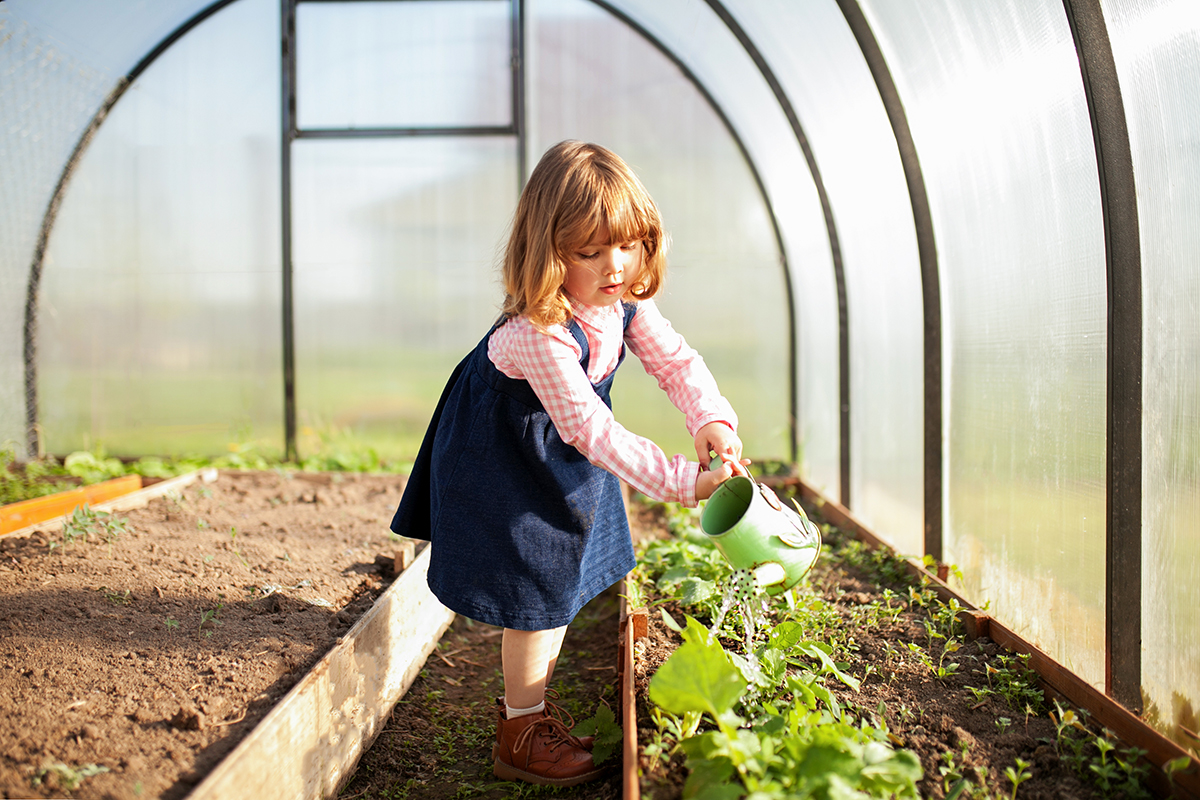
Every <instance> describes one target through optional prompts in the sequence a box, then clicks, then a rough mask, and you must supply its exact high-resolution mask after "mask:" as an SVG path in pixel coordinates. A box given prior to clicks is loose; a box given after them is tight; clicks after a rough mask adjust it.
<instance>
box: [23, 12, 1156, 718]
mask: <svg viewBox="0 0 1200 800" xmlns="http://www.w3.org/2000/svg"><path fill="white" fill-rule="evenodd" d="M342 1H344V0H281V19H282V22H283V26H282V54H281V55H282V59H283V70H282V82H281V94H282V98H281V99H282V103H281V107H282V112H281V120H280V122H281V134H282V142H283V147H282V156H281V158H282V168H283V171H282V177H281V193H282V200H283V207H282V208H283V219H282V230H283V235H282V247H283V303H284V308H283V321H284V322H283V339H284V343H283V344H284V383H285V387H284V393H285V440H286V447H287V452H288V455H289V456H291V457H295V455H296V447H295V437H296V422H295V420H296V414H295V362H294V323H293V317H292V308H291V305H292V285H291V284H292V260H291V224H290V222H291V220H290V217H291V201H290V195H291V159H290V144H291V142H292V141H294V140H295V139H298V138H342V137H363V136H429V135H485V136H486V135H506V136H516V137H517V140H518V145H517V146H518V166H519V175H518V181H517V183H518V188H519V187H520V186H521V185H522V184H523V182H524V176H525V171H526V169H525V119H524V118H525V108H524V83H525V80H524V0H510V2H511V4H512V9H513V13H512V19H513V23H512V24H513V27H512V47H513V59H512V70H513V72H512V76H513V78H512V79H513V117H512V122H511V124H510V125H508V126H498V127H487V128H467V127H464V128H445V129H443V128H437V129H434V128H403V129H355V130H349V129H347V130H330V129H320V130H299V129H297V128H296V126H295V63H296V62H295V8H296V4H297V2H342ZM232 2H234V0H217V1H216V2H213V3H212V4H210V5H209V6H207V7H205V8H204V9H203V10H201V11H200V12H198V13H197V14H195V15H193V16H192V17H191V18H190V19H188V20H187V21H186V22H184V23H183V24H182V25H180V26H179V27H178V28H176V29H175V30H174V31H173V32H172V33H171V34H170V35H168V36H167V37H166V38H164V39H163V40H162V41H161V42H160V43H159V44H158V45H157V46H156V47H155V48H154V49H153V50H151V51H150V52H149V53H147V54H146V56H145V57H144V58H142V59H141V61H139V62H138V63H137V65H136V66H135V67H134V68H133V69H132V70H131V71H130V72H129V73H128V74H127V75H126V76H124V77H123V78H121V79H120V80H119V81H118V82H117V84H116V86H115V87H114V88H113V90H112V91H111V92H110V93H109V95H108V96H107V97H106V98H105V100H104V102H103V103H102V104H101V106H100V108H99V109H98V110H97V111H96V113H95V114H94V115H93V117H92V119H91V120H90V121H89V123H88V125H87V126H86V128H85V129H84V131H83V133H82V134H81V136H80V138H79V141H78V142H77V143H76V145H75V147H74V149H73V150H72V152H71V155H70V157H69V158H68V159H67V162H66V165H65V166H64V168H63V171H62V174H61V175H60V177H59V180H58V182H57V184H56V185H55V188H54V191H53V193H52V195H51V199H50V201H49V202H48V204H47V207H46V211H45V213H44V214H43V218H42V224H41V227H40V229H39V233H38V238H37V243H36V246H35V250H34V257H33V260H32V262H31V264H30V270H29V281H28V285H27V291H26V302H25V323H24V331H23V335H24V351H23V357H24V362H25V363H24V379H25V398H26V406H25V410H26V442H27V449H28V453H29V455H30V456H31V457H32V456H36V455H37V454H39V453H40V452H41V448H42V442H41V434H40V426H39V421H38V412H37V406H38V395H37V337H36V329H37V300H38V294H39V291H40V285H41V276H42V270H43V263H44V259H45V254H46V248H47V244H48V241H49V237H50V232H51V231H52V229H53V227H54V223H55V221H56V219H57V215H58V210H59V208H60V206H61V203H62V199H63V196H64V193H65V190H66V186H67V184H68V182H69V181H70V178H71V175H72V174H73V172H74V169H75V167H76V165H77V164H78V163H79V161H80V159H81V158H82V156H83V154H84V152H85V151H86V150H87V148H88V146H89V145H90V143H91V141H92V139H93V138H94V137H95V134H96V132H97V131H98V130H99V128H100V126H101V125H102V124H103V122H104V120H105V119H106V118H107V116H108V113H109V112H110V111H111V110H112V108H113V106H114V105H115V104H116V103H117V101H118V100H120V98H121V97H122V96H123V95H124V93H125V92H126V91H127V90H128V88H129V87H130V86H131V85H132V83H133V82H134V81H135V80H136V79H137V78H138V76H139V75H141V74H142V73H143V72H144V71H145V70H146V69H147V68H148V67H149V66H150V64H152V63H153V62H154V61H155V60H156V59H157V58H158V57H159V56H160V55H162V53H163V52H165V51H166V50H167V49H168V48H169V47H170V46H171V45H173V44H174V43H175V42H176V41H178V40H179V39H180V38H182V37H183V36H184V35H186V34H187V33H188V32H189V31H191V30H192V29H193V28H195V27H196V26H197V25H199V24H200V23H201V22H203V21H204V20H206V19H208V18H209V17H211V16H212V15H213V14H215V13H217V12H218V11H220V10H221V9H223V8H224V7H226V6H228V5H230V4H231V3H232ZM592 2H594V3H595V4H596V5H598V6H600V7H602V8H604V9H605V10H606V11H608V12H609V13H610V14H612V15H613V16H615V17H617V18H618V19H620V20H621V21H622V22H624V23H625V24H626V25H628V26H629V27H630V28H632V29H633V30H635V31H636V32H638V33H639V34H640V35H641V36H642V37H644V38H645V39H646V40H647V41H648V42H650V43H651V44H653V45H654V46H655V47H656V48H657V49H658V50H659V51H660V52H662V53H663V54H664V55H665V56H666V57H667V58H668V59H670V60H671V61H672V63H674V64H675V65H676V67H677V68H678V69H679V70H680V71H681V72H682V74H683V75H684V76H685V77H686V78H687V79H688V80H689V81H690V82H691V83H692V84H693V86H695V87H696V89H697V91H699V92H700V94H701V95H702V96H703V97H704V98H705V100H706V101H707V102H708V103H709V105H710V106H711V107H712V109H713V110H714V112H715V113H716V114H717V116H718V117H719V118H720V119H721V121H722V123H723V124H724V125H725V127H726V129H727V130H728V131H729V133H730V135H731V136H732V137H733V139H734V141H735V143H736V144H737V146H738V148H739V150H740V151H741V153H742V155H743V157H744V158H745V160H746V163H747V165H748V168H749V169H750V170H751V173H752V175H753V177H754V180H755V182H756V184H757V185H758V187H759V191H760V193H761V194H762V197H763V200H764V203H765V204H766V207H767V209H768V212H769V215H770V218H771V222H772V226H773V229H774V232H775V238H776V242H777V245H778V247H779V252H780V254H781V261H782V263H781V267H782V268H783V270H784V277H785V285H786V287H787V293H788V298H787V299H788V321H789V332H790V334H791V339H790V341H789V356H790V358H789V389H790V394H791V405H790V408H791V409H792V410H793V411H794V409H795V408H796V398H797V392H798V388H797V376H796V367H795V352H796V332H797V331H796V321H795V313H794V308H793V305H792V284H791V275H790V271H789V270H788V262H787V251H786V248H785V246H784V242H783V238H782V235H781V231H780V226H779V222H778V219H777V217H776V214H775V211H774V208H773V206H772V204H771V201H770V197H769V195H768V194H767V192H766V188H765V185H764V184H763V181H762V179H761V176H760V174H759V172H758V170H757V168H756V166H755V164H754V161H753V159H752V158H751V156H750V154H749V152H748V150H747V149H746V147H745V145H744V143H743V142H742V140H741V139H740V137H739V136H738V135H737V132H736V130H735V129H734V127H733V125H732V124H731V122H730V120H729V118H728V117H727V115H726V114H725V113H724V111H723V109H722V108H721V107H720V105H719V104H718V103H717V102H716V100H715V98H713V96H712V95H711V94H710V93H709V92H708V91H707V89H706V88H705V87H704V86H703V84H702V83H701V82H700V81H699V80H698V79H697V78H696V76H695V75H694V74H693V73H692V72H691V71H690V70H689V69H688V68H687V66H686V65H685V64H684V63H683V61H682V60H681V59H679V58H678V57H677V56H676V55H675V54H674V53H672V52H671V51H670V50H669V49H668V48H667V47H666V46H665V45H664V44H663V43H662V42H660V41H658V40H657V39H656V38H655V37H653V36H652V35H650V34H649V32H648V31H647V30H646V29H645V28H643V27H642V26H641V25H639V24H638V23H637V22H636V20H634V19H631V18H630V17H629V16H628V15H626V14H624V13H622V12H620V11H618V10H617V9H615V8H613V7H612V6H611V5H609V4H608V3H607V2H605V0H592ZM705 2H707V3H708V5H709V6H710V8H712V10H713V11H714V12H715V13H716V14H717V15H718V17H720V19H721V20H722V21H723V22H724V24H725V25H726V26H727V27H728V28H729V29H730V31H731V32H732V33H733V34H734V36H735V37H736V38H737V39H738V41H739V42H740V43H741V45H742V47H743V48H744V49H745V50H746V52H747V54H748V55H749V56H750V57H751V59H752V60H753V61H754V63H755V65H756V66H757V67H758V69H759V71H760V73H761V74H762V75H763V78H764V80H765V81H766V82H767V84H768V86H769V87H770V88H771V90H772V92H773V93H774V95H775V97H776V100H777V101H778V102H779V104H780V107H781V109H782V110H783V112H784V114H785V116H786V117H787V119H788V121H789V123H790V124H791V126H792V129H793V132H794V134H795V136H796V139H797V142H798V143H799V145H800V147H801V150H802V151H803V153H804V156H805V159H806V161H807V162H808V165H809V169H810V171H811V173H812V177H813V180H814V182H815V183H816V186H817V191H818V195H819V197H820V201H821V206H822V211H823V213H824V216H825V222H826V228H827V230H828V232H829V239H830V249H831V252H832V254H833V261H834V266H835V272H836V284H837V293H838V307H839V308H838V320H839V369H840V370H841V375H840V376H839V400H840V406H841V408H840V434H841V436H840V439H841V453H840V472H841V484H842V490H841V492H842V502H843V504H845V505H849V499H850V497H849V472H850V460H849V401H850V396H849V395H850V392H849V375H848V373H849V369H848V365H849V341H848V324H847V319H848V303H847V298H846V292H845V282H844V275H843V271H842V261H841V249H840V244H839V240H838V236H837V230H836V226H835V225H834V221H833V215H832V209H831V207H830V204H829V200H828V197H827V195H826V193H825V187H824V184H823V181H822V179H821V177H820V171H819V169H818V167H817V159H816V156H815V155H814V154H813V153H812V150H811V147H810V146H809V143H808V140H807V137H806V136H805V134H804V131H803V128H802V126H801V124H800V121H799V119H798V117H797V115H796V112H795V109H794V107H793V106H792V104H791V102H790V100H789V99H788V97H787V95H786V93H785V92H784V91H783V89H782V87H781V85H780V84H779V81H778V80H777V79H776V77H775V75H774V73H773V71H772V70H771V68H770V65H769V64H768V63H767V62H766V60H765V58H763V56H762V54H761V53H760V52H759V51H758V50H757V48H756V47H755V46H754V44H753V42H752V41H751V40H750V39H749V37H748V36H747V35H746V33H745V31H744V30H743V29H742V28H741V27H740V25H738V23H737V21H736V20H735V19H734V18H733V16H732V15H731V14H730V13H729V12H728V10H727V9H726V8H725V7H724V6H723V5H722V3H721V2H720V0H705ZM837 2H838V5H839V7H840V9H841V11H842V13H843V16H844V17H845V19H846V22H847V24H848V25H849V27H850V29H851V31H852V33H853V34H854V36H855V39H856V40H857V41H858V44H859V47H860V49H861V50H862V53H863V57H864V59H865V61H866V63H867V65H868V67H869V68H870V71H871V74H872V77H873V78H874V79H875V82H876V86H877V87H878V89H879V92H880V97H881V99H882V100H883V104H884V107H885V110H886V112H887V115H888V118H889V121H890V122H891V124H892V128H893V131H894V134H895V136H896V141H897V147H898V149H899V152H900V157H901V162H902V165H903V169H904V173H905V178H906V181H907V182H908V186H909V196H910V200H911V202H912V205H913V219H914V226H915V229H916V234H917V244H918V254H919V260H920V264H921V276H922V292H923V306H924V315H925V318H924V331H925V345H924V348H925V352H924V364H925V377H924V398H925V412H924V417H925V426H924V427H925V454H924V457H925V492H924V495H925V498H924V509H925V550H926V554H928V555H931V556H933V557H934V558H937V559H940V557H941V553H942V514H943V508H942V506H943V502H942V497H941V494H942V481H943V474H942V473H943V463H942V447H941V440H942V429H943V419H942V418H943V411H942V388H941V368H942V349H941V305H940V289H939V284H938V266H937V251H936V240H935V238H934V235H933V225H932V217H931V215H930V210H929V203H928V196H927V194H926V192H925V187H924V179H923V176H922V173H921V168H920V161H919V159H918V157H917V152H916V147H915V143H914V141H913V138H912V135H911V131H910V130H909V127H908V122H907V118H906V116H905V112H904V107H903V103H902V102H901V99H900V97H899V93H898V91H897V89H896V86H895V83H894V81H893V80H892V78H891V73H890V71H889V69H888V67H887V64H886V61H885V60H884V58H883V55H882V51H881V50H880V48H879V44H878V41H877V40H876V38H875V36H874V33H873V31H872V30H871V28H870V25H869V23H868V22H867V20H866V18H865V16H864V15H863V12H862V9H861V7H860V6H859V4H858V1H857V0H837ZM1063 8H1064V12H1065V14H1066V17H1067V20H1068V23H1069V25H1070V28H1071V33H1072V36H1073V38H1074V41H1075V46H1076V51H1077V53H1078V57H1079V63H1080V72H1081V75H1082V78H1083V84H1084V89H1085V93H1086V95H1087V103H1088V109H1089V114H1090V117H1091V122H1092V131H1093V138H1094V141H1095V148H1096V159H1097V167H1098V172H1099V178H1100V192H1101V202H1102V207H1103V217H1104V240H1105V253H1106V266H1107V277H1108V342H1107V344H1108V349H1107V352H1108V366H1107V373H1108V375H1107V377H1108V380H1107V388H1108V396H1107V437H1106V438H1107V453H1106V480H1107V486H1106V498H1107V519H1106V522H1107V553H1106V563H1107V570H1106V575H1107V586H1106V644H1105V665H1106V666H1105V681H1106V691H1107V693H1108V694H1110V695H1111V696H1113V697H1114V699H1116V700H1118V701H1119V702H1121V703H1122V704H1124V705H1125V706H1127V707H1128V708H1131V709H1134V710H1140V705H1141V695H1140V690H1141V557H1142V553H1141V550H1142V535H1141V507H1142V482H1141V474H1142V469H1141V467H1142V418H1141V417H1142V397H1141V378H1142V305H1141V245H1140V234H1139V229H1138V218H1137V197H1136V185H1135V180H1134V174H1133V164H1132V156H1131V148H1130V142H1129V133H1128V126H1127V122H1126V118H1125V113H1124V105H1123V102H1122V99H1121V92H1120V86H1119V82H1118V80H1117V72H1116V66H1115V58H1114V55H1113V52H1112V47H1111V44H1110V42H1109V38H1108V32H1107V27H1106V25H1105V21H1104V15H1103V11H1102V9H1101V7H1100V3H1099V0H1063ZM789 422H790V438H791V458H792V460H793V461H794V460H795V459H796V456H797V448H798V441H797V426H796V420H795V418H794V415H793V416H792V417H791V419H790V420H789Z"/></svg>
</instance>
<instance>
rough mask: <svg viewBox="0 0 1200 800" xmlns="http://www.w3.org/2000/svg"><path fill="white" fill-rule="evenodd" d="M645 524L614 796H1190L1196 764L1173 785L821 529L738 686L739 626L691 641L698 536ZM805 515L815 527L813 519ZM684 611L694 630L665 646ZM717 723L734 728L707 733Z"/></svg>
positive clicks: (763, 624) (865, 553)
mask: <svg viewBox="0 0 1200 800" xmlns="http://www.w3.org/2000/svg"><path fill="white" fill-rule="evenodd" d="M660 513H661V514H662V515H663V527H664V528H668V527H669V528H672V529H673V530H674V532H675V533H676V534H677V536H676V537H673V543H672V544H669V545H666V546H663V545H660V544H657V543H656V544H653V545H651V546H650V547H649V548H648V550H647V551H646V552H644V553H642V554H641V558H640V567H639V570H638V571H635V574H634V578H635V579H636V583H637V584H638V585H639V586H640V589H638V588H631V589H630V590H629V591H630V594H632V595H640V596H642V597H643V598H644V604H645V606H647V607H648V609H649V613H648V614H647V623H648V624H647V636H646V638H645V639H644V640H641V641H639V642H636V643H635V644H634V645H633V653H634V656H635V658H634V672H635V691H636V696H637V722H638V726H639V728H638V743H637V770H638V772H639V773H640V779H639V780H638V782H637V784H636V785H635V786H634V787H633V789H632V791H627V792H626V793H625V797H626V798H627V800H632V798H634V797H637V796H641V797H652V798H655V800H665V799H666V798H676V797H681V796H683V797H698V798H703V799H704V800H709V799H710V798H735V797H739V796H745V793H746V792H747V791H748V790H750V789H754V790H757V791H758V792H759V793H758V794H756V795H755V797H756V798H763V800H766V798H771V797H793V796H799V797H808V796H812V797H820V798H824V797H831V796H839V795H837V792H838V791H839V790H840V791H843V792H844V791H845V790H847V789H849V788H852V789H853V790H854V791H862V792H866V793H867V794H866V795H864V796H870V797H891V796H897V797H922V798H971V797H973V798H1001V797H1004V798H1009V797H1020V798H1026V799H1027V800H1031V799H1034V798H1045V799H1046V800H1050V799H1051V798H1055V799H1058V798H1080V799H1082V798H1100V797H1114V798H1121V797H1123V798H1135V797H1161V796H1167V795H1169V794H1171V793H1172V792H1175V796H1177V797H1195V796H1196V795H1195V794H1194V792H1192V791H1191V789H1190V788H1189V786H1188V784H1194V783H1195V780H1196V775H1195V772H1196V762H1195V761H1191V760H1189V759H1187V758H1186V757H1181V758H1180V759H1179V760H1177V761H1175V763H1174V764H1173V765H1172V768H1174V769H1177V770H1178V772H1176V773H1175V778H1176V779H1177V780H1178V781H1179V783H1178V784H1176V785H1174V786H1172V785H1171V784H1170V783H1169V782H1168V780H1167V779H1166V778H1165V777H1164V775H1163V773H1162V772H1161V771H1159V770H1157V769H1156V766H1157V765H1158V764H1155V765H1152V764H1151V763H1150V762H1149V761H1147V760H1146V759H1145V758H1144V756H1145V751H1144V750H1139V749H1138V748H1136V747H1135V746H1134V745H1131V744H1130V743H1129V742H1128V741H1125V740H1122V739H1121V738H1119V737H1117V736H1116V735H1113V734H1112V733H1111V732H1110V731H1106V730H1105V729H1104V726H1103V725H1101V724H1099V723H1098V722H1097V719H1096V717H1095V716H1093V715H1089V714H1088V713H1087V712H1085V711H1083V710H1081V709H1079V708H1075V707H1072V705H1071V704H1070V703H1069V702H1067V701H1066V700H1065V699H1063V698H1061V697H1060V696H1058V695H1057V694H1056V693H1055V692H1054V691H1053V689H1052V687H1051V686H1050V685H1049V684H1047V683H1046V682H1045V681H1043V680H1041V679H1040V678H1039V676H1038V675H1037V674H1036V673H1035V672H1033V671H1032V670H1031V669H1030V664H1031V659H1029V658H1025V657H1021V656H1018V655H1017V654H1015V653H1013V652H1010V651H1007V650H1005V649H1003V648H1002V647H1000V646H999V645H998V644H997V643H996V642H995V641H993V640H992V639H990V638H989V637H988V636H987V628H986V627H983V628H982V629H981V626H980V623H981V622H985V621H986V618H985V617H984V616H983V615H978V614H972V613H970V612H964V611H963V609H962V606H961V605H959V604H958V603H957V602H956V601H954V600H953V599H952V598H951V599H950V600H949V601H947V600H944V599H943V598H942V597H939V595H938V592H937V591H935V588H934V585H935V584H936V583H937V582H936V581H933V580H931V579H929V578H927V579H926V580H924V581H922V580H919V579H916V578H914V577H913V570H912V566H913V565H912V564H911V563H909V562H905V561H903V560H901V559H897V558H895V557H893V556H891V555H890V554H888V553H887V552H886V551H883V550H877V549H870V548H867V547H865V546H864V545H863V544H862V543H861V542H859V541H856V540H853V539H851V538H850V537H848V536H847V535H846V534H845V532H844V531H842V530H840V529H838V528H836V527H833V526H830V525H828V524H827V523H826V524H824V525H823V526H822V527H823V529H824V530H825V540H826V550H825V553H824V554H823V555H822V558H821V559H820V561H819V562H818V565H817V567H816V568H815V569H814V570H813V572H812V573H811V575H810V577H809V578H808V579H807V580H806V582H804V583H802V585H801V586H800V587H797V590H796V593H795V598H794V601H795V602H794V607H789V605H788V603H786V602H785V601H784V600H783V599H782V598H777V599H775V600H774V601H772V602H771V603H770V605H769V610H768V611H767V613H766V614H765V616H764V618H763V619H762V620H761V621H760V623H759V626H758V634H757V635H756V637H755V639H754V642H753V645H752V648H753V650H754V651H756V656H757V657H756V658H753V659H752V660H753V661H757V662H759V663H760V664H761V665H762V669H763V670H764V672H765V673H768V674H767V675H766V676H764V679H763V680H761V681H760V682H758V684H757V685H755V683H754V682H753V681H751V680H749V679H748V677H747V670H746V669H744V665H745V664H746V663H747V662H746V661H742V662H741V664H742V665H743V666H739V665H738V661H739V658H742V659H744V658H745V656H746V655H747V647H746V643H745V639H744V636H745V628H744V626H743V625H742V623H741V617H740V615H738V614H736V613H731V614H730V615H728V616H727V617H726V619H725V624H724V625H723V626H722V627H721V629H720V631H719V635H718V637H715V638H713V639H712V640H711V641H707V639H708V637H707V631H705V630H704V628H706V627H707V626H709V625H711V624H712V621H713V616H714V612H715V611H716V610H717V607H718V606H719V605H720V604H721V600H722V598H721V595H720V588H721V586H722V584H723V583H724V582H725V581H726V579H727V578H728V575H729V568H728V566H727V565H726V564H725V563H724V561H723V559H722V558H721V557H720V556H719V554H717V553H716V552H715V551H713V550H712V548H711V547H710V546H708V545H707V543H706V542H704V541H703V535H702V534H695V535H692V536H689V534H688V533H687V531H688V530H689V529H690V528H692V527H693V524H694V520H693V519H691V518H689V516H688V515H687V514H684V513H682V512H680V511H679V510H672V509H660ZM810 516H812V517H813V518H814V519H818V520H819V519H821V516H820V515H819V513H818V512H817V509H815V508H810ZM689 539H691V540H693V541H689ZM709 582H711V583H709ZM663 612H666V614H667V615H669V617H670V621H668V620H667V618H666V617H664V614H663ZM689 616H691V617H693V618H695V619H696V620H698V621H699V622H693V623H692V625H693V626H694V627H693V630H692V632H691V634H690V635H689V634H687V633H685V634H683V635H682V636H681V633H680V631H678V630H676V628H681V627H685V625H686V624H687V623H686V621H687V619H688V617H689ZM996 627H997V629H998V630H999V629H1000V627H999V626H998V625H997V626H996ZM700 631H704V633H703V635H700V636H698V635H697V634H698V632H700ZM685 638H690V639H691V640H692V643H691V644H689V645H688V652H686V653H684V651H683V650H682V649H681V642H682V641H683V640H684V639H685ZM672 659H674V660H673V661H672ZM770 673H775V674H774V675H771V674H770ZM756 692H757V693H756ZM737 698H740V699H737ZM735 700H736V702H735ZM1056 701H1057V703H1058V704H1056ZM664 706H665V707H667V708H669V709H670V711H673V712H675V713H668V712H667V711H666V709H664ZM689 712H690V713H689ZM730 713H732V714H735V715H737V717H740V720H739V719H736V718H733V717H729V716H725V717H724V719H722V721H721V722H720V724H718V718H720V717H721V716H722V715H728V714H730ZM1104 713H1108V714H1111V713H1112V712H1111V711H1106V712H1104ZM1143 727H1144V726H1143ZM1144 734H1145V736H1146V737H1147V739H1149V738H1154V737H1155V736H1156V735H1155V734H1154V733H1153V732H1152V731H1149V730H1148V729H1145V730H1144ZM1157 738H1158V739H1161V737H1157ZM1138 743H1139V744H1141V743H1142V742H1141V741H1139V742H1138ZM1162 744H1163V743H1162V742H1161V741H1159V742H1156V744H1155V745H1154V746H1156V747H1157V746H1159V745H1162ZM1163 746H1165V747H1168V748H1169V746H1170V745H1169V743H1166V744H1165V745H1163ZM689 774H690V775H691V778H690V783H687V781H689V778H688V776H689ZM834 774H836V776H837V778H836V780H835V779H833V778H831V777H830V776H831V775H834ZM854 796H859V795H854Z"/></svg>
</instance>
